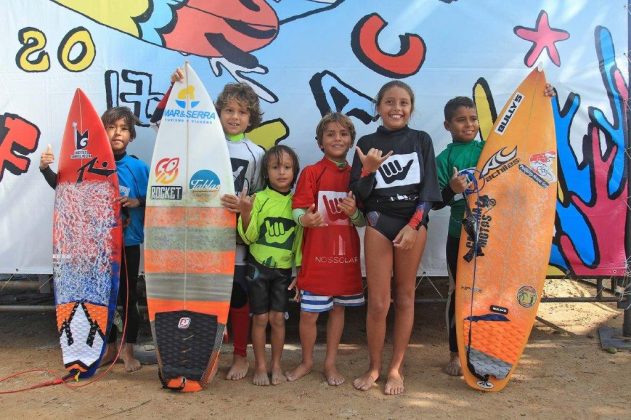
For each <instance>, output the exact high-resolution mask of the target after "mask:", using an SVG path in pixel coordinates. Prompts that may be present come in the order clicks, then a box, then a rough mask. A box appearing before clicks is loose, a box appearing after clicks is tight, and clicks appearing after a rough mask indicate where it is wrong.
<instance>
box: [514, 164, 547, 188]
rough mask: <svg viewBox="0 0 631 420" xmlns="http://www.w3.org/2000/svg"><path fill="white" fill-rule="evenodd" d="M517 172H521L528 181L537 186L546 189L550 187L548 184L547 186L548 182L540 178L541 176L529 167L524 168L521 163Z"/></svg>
mask: <svg viewBox="0 0 631 420" xmlns="http://www.w3.org/2000/svg"><path fill="white" fill-rule="evenodd" d="M519 170H520V171H522V172H523V173H524V174H526V176H527V177H529V178H530V179H532V180H533V181H535V182H536V183H537V184H539V185H540V186H542V187H543V188H548V187H549V186H550V184H548V181H546V180H545V179H543V178H541V176H539V174H538V173H536V172H535V171H534V170H533V169H532V168H530V167H529V166H526V165H524V164H523V163H520V164H519Z"/></svg>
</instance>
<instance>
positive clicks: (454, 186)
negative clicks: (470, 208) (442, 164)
mask: <svg viewBox="0 0 631 420" xmlns="http://www.w3.org/2000/svg"><path fill="white" fill-rule="evenodd" d="M449 187H450V188H451V190H452V191H453V192H455V193H456V194H460V193H462V192H464V191H465V190H466V189H467V188H468V187H469V179H468V178H467V176H466V175H465V174H462V175H458V168H456V167H455V166H454V173H453V175H452V176H451V179H450V180H449Z"/></svg>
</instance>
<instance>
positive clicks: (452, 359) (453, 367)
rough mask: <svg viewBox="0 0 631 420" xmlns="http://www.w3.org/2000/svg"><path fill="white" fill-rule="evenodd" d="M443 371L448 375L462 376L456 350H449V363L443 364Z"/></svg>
mask: <svg viewBox="0 0 631 420" xmlns="http://www.w3.org/2000/svg"><path fill="white" fill-rule="evenodd" d="M445 373H446V374H447V375H449V376H462V366H460V357H458V353H457V352H451V354H450V355H449V363H447V366H445Z"/></svg>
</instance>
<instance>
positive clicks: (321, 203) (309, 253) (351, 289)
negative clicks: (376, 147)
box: [292, 158, 362, 296]
mask: <svg viewBox="0 0 631 420" xmlns="http://www.w3.org/2000/svg"><path fill="white" fill-rule="evenodd" d="M350 174H351V168H350V166H349V165H346V167H344V168H339V167H338V166H337V165H336V164H335V162H332V161H330V160H329V159H327V158H324V159H322V160H321V161H320V162H318V163H316V164H314V165H311V166H307V167H306V168H304V170H303V171H302V173H301V174H300V178H299V179H298V185H297V186H296V192H295V194H294V198H293V203H292V207H293V208H295V209H296V208H302V209H306V208H308V207H310V206H311V205H312V204H314V203H315V205H316V211H318V212H319V213H320V214H322V217H323V219H324V221H325V223H326V224H327V225H328V226H325V227H317V228H305V229H304V240H303V244H302V267H301V268H300V273H299V274H298V287H299V288H300V289H301V290H306V291H308V292H311V293H314V294H317V295H325V296H341V295H353V294H358V293H361V292H362V283H361V267H360V260H359V236H358V235H357V230H356V229H355V226H353V224H352V223H351V220H350V218H349V217H348V216H347V215H346V214H344V212H342V211H341V210H340V209H339V208H338V207H337V203H338V202H339V200H341V199H343V198H344V197H346V195H347V193H348V191H349V190H348V182H349V180H350Z"/></svg>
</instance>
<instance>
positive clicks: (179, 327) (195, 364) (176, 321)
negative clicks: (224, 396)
mask: <svg viewBox="0 0 631 420" xmlns="http://www.w3.org/2000/svg"><path fill="white" fill-rule="evenodd" d="M223 329H224V327H223V325H220V324H218V323H217V316H216V315H208V314H202V313H199V312H191V311H175V312H159V313H157V314H156V318H155V331H156V344H157V348H158V352H159V355H160V361H161V362H162V363H161V368H160V370H161V372H160V377H161V378H162V380H163V381H168V380H169V379H173V378H178V377H185V378H187V379H190V380H194V381H200V382H203V381H204V378H205V374H206V372H207V369H208V368H209V362H210V360H211V356H213V353H214V352H217V351H219V346H221V341H222V339H223ZM218 333H220V334H218Z"/></svg>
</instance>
